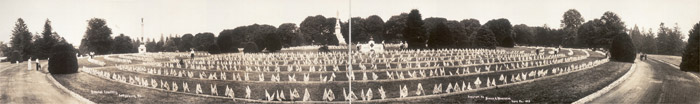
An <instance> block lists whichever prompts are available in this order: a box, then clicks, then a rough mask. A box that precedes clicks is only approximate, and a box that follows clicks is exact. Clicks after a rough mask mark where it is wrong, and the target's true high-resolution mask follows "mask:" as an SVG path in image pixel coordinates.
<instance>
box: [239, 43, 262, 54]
mask: <svg viewBox="0 0 700 104" xmlns="http://www.w3.org/2000/svg"><path fill="white" fill-rule="evenodd" d="M243 52H245V53H258V52H260V50H259V49H258V45H256V44H255V42H249V43H247V44H246V45H245V48H243Z"/></svg>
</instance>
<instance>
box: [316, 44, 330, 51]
mask: <svg viewBox="0 0 700 104" xmlns="http://www.w3.org/2000/svg"><path fill="white" fill-rule="evenodd" d="M318 52H331V50H330V49H328V46H326V45H324V46H321V48H318Z"/></svg>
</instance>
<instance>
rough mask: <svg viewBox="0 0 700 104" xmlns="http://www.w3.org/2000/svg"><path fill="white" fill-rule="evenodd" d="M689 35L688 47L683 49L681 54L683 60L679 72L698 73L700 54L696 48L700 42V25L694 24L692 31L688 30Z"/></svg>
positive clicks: (699, 69) (699, 70)
mask: <svg viewBox="0 0 700 104" xmlns="http://www.w3.org/2000/svg"><path fill="white" fill-rule="evenodd" d="M688 35H690V36H689V38H688V45H687V46H686V47H685V53H683V59H682V61H681V70H683V71H695V72H700V65H698V63H700V62H699V61H700V52H698V48H700V47H698V46H700V45H699V43H698V41H700V39H698V38H700V37H698V36H700V23H697V24H695V26H693V29H691V30H690V33H689V34H688Z"/></svg>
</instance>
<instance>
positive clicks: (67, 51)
mask: <svg viewBox="0 0 700 104" xmlns="http://www.w3.org/2000/svg"><path fill="white" fill-rule="evenodd" d="M51 52H52V53H51V59H50V60H49V66H48V69H49V73H51V74H70V73H76V72H78V59H77V57H76V56H75V53H76V50H75V48H73V45H71V44H68V43H66V42H65V41H64V42H60V43H58V44H56V46H54V47H53V48H52V49H51Z"/></svg>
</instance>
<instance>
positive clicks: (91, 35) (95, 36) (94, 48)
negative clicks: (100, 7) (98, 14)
mask: <svg viewBox="0 0 700 104" xmlns="http://www.w3.org/2000/svg"><path fill="white" fill-rule="evenodd" d="M111 35H112V29H110V28H109V27H107V22H106V21H105V20H104V19H101V18H92V19H90V20H88V27H87V30H86V31H85V35H84V36H83V39H84V40H85V42H86V43H85V44H83V43H81V44H80V45H81V46H84V47H81V48H87V49H86V51H88V52H95V54H98V55H101V54H109V53H111V50H112V37H111Z"/></svg>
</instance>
